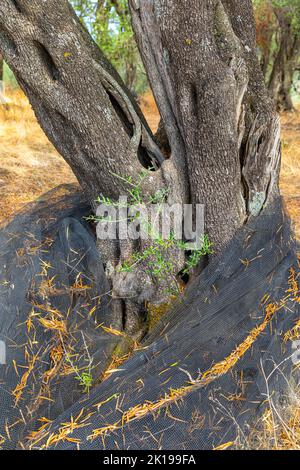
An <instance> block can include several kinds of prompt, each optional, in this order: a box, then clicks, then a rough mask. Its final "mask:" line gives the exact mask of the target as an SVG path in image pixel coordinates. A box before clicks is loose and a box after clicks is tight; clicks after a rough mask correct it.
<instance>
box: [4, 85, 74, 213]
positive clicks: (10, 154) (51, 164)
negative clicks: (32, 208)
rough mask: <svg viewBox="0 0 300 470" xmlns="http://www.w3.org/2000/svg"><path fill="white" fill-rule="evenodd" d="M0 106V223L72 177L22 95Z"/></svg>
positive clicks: (11, 96)
mask: <svg viewBox="0 0 300 470" xmlns="http://www.w3.org/2000/svg"><path fill="white" fill-rule="evenodd" d="M7 98H8V103H7V104H6V105H1V106H0V142H1V151H0V196H1V197H0V222H1V221H2V222H3V221H6V220H7V218H8V217H9V216H11V215H12V214H13V213H14V212H15V211H16V210H18V209H20V208H21V207H22V206H23V205H24V204H25V203H27V202H29V201H33V200H34V199H36V198H37V197H38V196H40V195H41V194H43V193H45V192H46V191H48V190H50V189H52V188H54V187H55V186H58V185H59V184H62V183H71V182H72V183H74V182H75V181H76V180H75V177H74V175H73V173H72V171H71V169H70V168H69V166H68V165H67V164H66V163H65V162H64V160H63V159H62V158H61V157H60V155H59V154H58V153H57V152H56V150H55V148H54V147H53V145H52V144H51V143H50V142H49V140H48V139H47V137H46V136H45V135H44V133H43V132H42V130H41V128H40V126H39V124H38V123H37V121H36V118H35V116H34V113H33V111H32V109H31V107H30V105H29V103H28V100H27V99H26V97H25V96H24V94H23V93H22V92H21V91H19V90H14V91H9V90H8V91H7Z"/></svg>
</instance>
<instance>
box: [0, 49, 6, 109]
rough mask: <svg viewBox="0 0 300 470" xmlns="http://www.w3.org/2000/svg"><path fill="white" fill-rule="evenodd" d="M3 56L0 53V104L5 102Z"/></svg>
mask: <svg viewBox="0 0 300 470" xmlns="http://www.w3.org/2000/svg"><path fill="white" fill-rule="evenodd" d="M3 66H4V64H3V57H2V55H1V54H0V104H2V103H5V98H4V77H3Z"/></svg>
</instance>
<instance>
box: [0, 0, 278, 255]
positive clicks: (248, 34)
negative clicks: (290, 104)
mask: <svg viewBox="0 0 300 470" xmlns="http://www.w3.org/2000/svg"><path fill="white" fill-rule="evenodd" d="M129 5H130V9H131V13H132V20H133V27H134V30H135V34H136V39H137V42H138V45H139V48H140V51H141V54H142V57H143V60H144V64H145V67H146V70H147V73H148V76H149V80H150V83H151V86H152V89H153V92H154V94H155V97H156V100H157V103H158V105H159V109H160V113H161V116H162V121H163V124H164V128H165V132H166V134H167V137H168V140H169V144H170V148H171V156H170V158H167V159H164V157H163V155H162V152H161V151H160V149H159V148H158V146H157V145H156V143H155V141H154V138H153V136H152V135H151V132H150V131H149V128H148V126H147V124H146V122H145V120H144V118H143V116H142V114H141V112H140V111H139V109H138V107H137V105H136V103H135V101H134V99H133V98H132V96H131V95H130V93H129V91H128V90H127V89H126V87H125V86H124V84H123V83H122V82H121V79H120V77H119V76H118V75H117V73H116V72H115V70H114V69H113V68H112V66H111V65H110V64H109V63H108V61H107V60H106V59H105V57H104V56H103V54H102V53H101V51H100V50H99V49H98V48H97V46H96V45H95V44H94V43H93V41H92V40H91V38H90V37H89V35H88V33H87V32H86V30H85V29H84V28H83V27H82V25H81V23H80V21H79V20H78V19H77V17H76V15H75V14H74V12H73V10H72V9H71V7H70V6H69V4H68V2H67V1H66V0H47V1H46V2H43V3H42V4H41V2H40V1H39V0H2V1H1V4H0V49H1V51H2V53H3V55H4V57H5V58H6V60H7V62H8V63H9V65H10V66H11V68H12V69H13V71H14V72H15V74H16V77H17V79H18V81H19V83H20V85H21V86H22V88H23V89H24V91H25V92H26V94H27V95H28V97H29V99H30V101H31V104H32V106H33V108H34V110H35V112H36V115H37V118H38V120H39V122H40V123H41V125H42V127H43V129H44V130H45V132H46V134H47V135H48V137H49V138H50V140H52V142H53V143H54V144H55V145H56V147H57V149H58V150H59V152H60V153H61V154H62V156H63V157H64V158H65V159H66V161H67V162H68V163H69V164H70V166H71V167H72V169H73V171H74V173H75V175H76V176H77V178H78V180H79V182H80V183H81V185H82V187H83V189H84V190H85V191H86V193H87V194H88V196H89V197H90V199H91V201H93V200H94V199H95V197H96V196H98V195H99V194H105V195H106V196H110V197H114V198H116V197H118V196H119V194H120V193H121V192H122V191H123V189H124V188H122V183H121V181H120V180H119V179H118V178H116V177H115V176H114V175H113V174H114V173H117V174H126V175H129V176H135V175H136V173H137V172H138V171H139V169H141V168H142V165H144V166H147V165H148V166H150V165H152V166H156V167H159V166H161V168H160V170H159V171H157V172H154V173H153V176H152V177H151V179H150V180H151V181H150V183H149V185H148V188H146V191H149V192H153V191H154V190H155V189H158V188H160V187H162V186H169V187H170V189H171V193H170V196H169V201H175V200H176V202H180V201H185V202H193V203H203V204H205V206H206V214H205V215H206V232H207V234H208V235H209V237H210V238H211V240H212V241H213V242H214V244H215V249H216V251H217V250H219V249H221V247H223V246H224V244H225V243H226V242H227V241H228V240H229V239H230V238H231V237H232V235H233V234H234V232H235V231H236V229H237V228H238V227H239V226H241V225H242V224H243V223H244V222H245V221H246V220H247V218H248V217H249V216H256V215H258V214H259V212H260V210H261V208H262V207H263V204H264V203H266V202H267V200H268V199H269V198H270V197H271V196H272V195H273V194H274V193H276V192H277V180H278V168H279V161H280V148H279V122H278V117H277V116H276V114H275V113H274V111H273V107H272V103H271V101H270V99H269V97H268V94H267V91H266V89H265V87H264V83H263V76H262V73H261V71H260V67H259V63H258V59H257V57H256V50H255V49H256V44H255V24H254V18H253V11H252V2H251V1H250V0H241V1H239V2H235V1H233V0H222V1H221V0H201V1H200V0H189V1H187V0H182V1H180V2H178V1H175V0H130V1H129Z"/></svg>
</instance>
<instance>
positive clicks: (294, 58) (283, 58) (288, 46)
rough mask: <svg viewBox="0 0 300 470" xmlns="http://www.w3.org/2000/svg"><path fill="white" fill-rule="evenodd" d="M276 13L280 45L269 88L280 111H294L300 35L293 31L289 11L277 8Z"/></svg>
mask: <svg viewBox="0 0 300 470" xmlns="http://www.w3.org/2000/svg"><path fill="white" fill-rule="evenodd" d="M275 13H276V16H277V19H278V24H279V28H280V37H279V41H280V45H279V50H278V53H277V55H276V57H275V60H274V65H273V69H272V73H271V76H270V81H269V90H270V92H271V94H272V96H273V97H274V100H275V103H276V106H277V109H278V111H292V110H293V109H294V106H293V102H292V98H291V90H292V85H293V77H294V72H295V70H296V67H297V63H298V62H299V57H300V36H299V35H295V34H294V33H293V27H292V16H291V15H289V14H288V13H289V12H288V11H286V10H284V9H275Z"/></svg>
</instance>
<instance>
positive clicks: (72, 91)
mask: <svg viewBox="0 0 300 470" xmlns="http://www.w3.org/2000/svg"><path fill="white" fill-rule="evenodd" d="M0 50H1V51H2V53H3V56H4V57H5V59H6V60H7V62H8V64H9V65H10V66H11V68H12V70H13V71H14V73H15V75H16V77H17V79H18V81H19V83H20V85H21V86H22V88H23V89H24V91H25V92H26V94H27V95H28V97H29V99H30V101H31V104H32V105H33V108H34V110H35V112H36V115H37V118H38V120H39V122H40V123H41V125H42V127H43V129H44V130H45V132H46V134H47V135H48V137H49V138H50V139H51V140H52V141H53V142H54V144H55V145H56V147H57V149H58V150H59V152H60V153H61V154H62V155H63V156H64V158H65V159H66V160H67V162H68V163H69V164H70V166H71V167H72V169H73V171H74V173H75V174H76V176H77V178H78V180H79V182H80V183H81V184H82V186H83V188H84V189H85V190H86V192H87V193H88V195H89V196H90V198H91V200H93V199H95V198H96V196H97V195H99V194H100V193H106V194H107V195H109V196H111V197H118V195H119V193H120V181H118V180H117V179H116V178H115V177H114V176H113V175H112V172H113V173H121V174H129V175H131V176H133V177H134V176H136V174H137V172H138V171H139V169H141V168H142V166H141V163H142V165H144V166H147V165H148V166H157V165H160V164H161V163H162V162H163V161H164V157H163V155H162V154H161V152H160V150H159V148H158V146H157V145H156V143H155V142H154V139H153V136H152V134H151V131H150V130H149V128H148V125H147V123H146V121H145V119H144V118H143V116H142V114H141V112H140V110H139V109H138V107H137V105H136V103H135V101H134V99H133V97H132V96H131V95H130V93H129V91H128V90H127V89H126V88H125V86H124V84H123V83H122V81H121V79H120V77H119V76H118V74H117V73H116V71H115V70H114V69H113V68H112V66H111V65H110V64H109V63H108V61H107V60H106V59H105V57H104V56H103V54H102V53H101V51H100V50H99V49H98V47H97V46H96V45H95V44H94V43H93V41H92V40H91V38H90V36H89V35H88V33H87V32H86V31H85V29H84V27H83V26H82V25H81V23H80V21H79V19H78V18H77V17H76V15H75V13H74V12H73V10H72V9H71V7H70V6H69V3H68V2H67V0H47V2H43V3H42V4H41V2H40V1H38V0H30V1H29V0H18V1H15V0H14V1H12V0H3V1H1V4H0ZM138 158H139V160H140V163H139V161H138ZM152 179H153V181H152V188H151V190H155V187H161V186H162V185H163V184H164V183H163V180H162V175H161V172H159V174H156V175H155V177H154V176H153V178H152Z"/></svg>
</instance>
